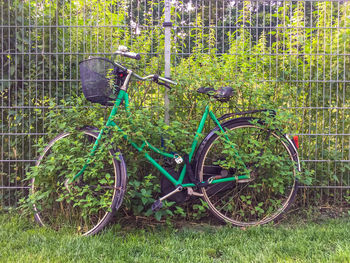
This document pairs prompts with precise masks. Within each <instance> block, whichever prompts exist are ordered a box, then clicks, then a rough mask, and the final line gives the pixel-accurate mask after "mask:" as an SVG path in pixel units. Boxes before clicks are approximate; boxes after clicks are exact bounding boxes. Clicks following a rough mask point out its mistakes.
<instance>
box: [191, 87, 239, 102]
mask: <svg viewBox="0 0 350 263" xmlns="http://www.w3.org/2000/svg"><path fill="white" fill-rule="evenodd" d="M197 92H198V93H202V94H207V95H208V96H213V97H214V98H215V99H217V100H218V101H222V102H224V101H228V100H229V99H230V98H231V97H232V96H233V88H231V87H220V88H218V89H217V90H216V89H214V88H209V87H202V88H199V89H198V90H197Z"/></svg>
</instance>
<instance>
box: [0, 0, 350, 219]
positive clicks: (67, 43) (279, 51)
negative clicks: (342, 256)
mask: <svg viewBox="0 0 350 263" xmlns="http://www.w3.org/2000/svg"><path fill="white" fill-rule="evenodd" d="M0 5H1V15H0V17H1V31H0V42H1V44H0V57H1V65H2V66H1V71H0V74H1V80H0V101H1V105H0V110H1V123H0V129H1V130H0V135H1V136H0V137H1V139H0V140H1V144H0V152H1V158H0V159H1V162H0V185H1V186H5V187H17V188H18V187H22V186H26V182H23V180H22V179H23V178H24V177H25V170H26V167H27V166H29V165H31V164H33V160H35V158H36V156H37V148H36V147H35V145H36V144H37V142H38V140H39V138H43V139H44V140H45V141H48V140H49V139H50V138H52V137H53V136H54V135H53V133H54V132H55V131H56V132H57V133H58V132H60V131H61V130H64V129H65V128H66V127H67V126H71V125H72V120H75V121H76V124H77V125H80V124H91V123H92V122H93V121H94V125H97V126H100V125H102V123H103V118H105V117H106V116H107V115H108V109H106V108H103V107H99V106H97V105H91V104H89V103H87V102H85V101H84V100H81V99H80V97H81V87H80V86H79V71H78V63H79V61H81V60H83V59H84V58H87V57H88V56H103V57H107V58H110V59H113V58H114V57H113V51H114V50H115V49H116V48H117V46H119V45H126V46H129V47H131V50H132V51H135V52H139V53H141V54H142V55H143V59H142V60H141V62H140V63H139V62H138V63H137V64H135V62H133V61H129V60H125V59H120V58H119V59H120V60H122V62H123V63H126V64H128V65H130V66H132V67H133V68H136V69H137V71H138V73H141V74H151V73H158V74H160V75H162V74H163V67H164V57H163V54H164V34H163V33H164V29H163V27H162V23H163V19H164V16H163V8H164V2H163V1H160V0H159V1H140V0H135V1H126V0H119V1H117V0H105V1H99V0H92V1H89V3H87V2H86V1H84V0H71V1H63V0H24V1H17V0H10V1H4V0H0ZM172 21H173V28H172V76H173V78H175V79H176V80H177V81H178V82H179V85H178V87H176V88H174V90H173V91H172V92H171V95H170V96H171V97H170V99H171V120H172V121H173V126H172V127H173V128H174V130H176V129H177V130H186V131H187V133H185V136H184V137H181V138H182V139H183V140H182V141H183V145H185V142H186V141H188V138H190V135H191V134H192V131H191V129H190V127H191V126H192V125H191V124H192V122H191V121H190V120H193V122H194V123H196V122H197V121H198V118H199V115H200V112H201V111H200V109H201V104H202V103H201V101H202V97H200V96H198V94H197V93H196V92H195V90H196V89H197V88H199V87H201V86H205V85H210V86H213V87H220V86H225V85H228V86H232V87H234V88H235V92H236V95H235V98H234V99H233V100H231V102H230V103H228V104H217V105H216V106H217V111H218V112H220V113H225V112H229V111H237V110H248V109H255V108H275V109H279V110H280V115H282V118H283V119H286V120H287V119H288V120H289V122H288V127H286V128H287V129H288V131H289V132H290V133H291V134H293V135H299V140H300V145H301V148H300V154H301V159H302V161H303V163H304V164H305V166H307V167H308V168H309V170H314V171H315V172H314V174H313V182H312V185H311V186H307V187H305V188H302V191H301V192H302V194H301V195H300V196H301V197H300V204H305V205H314V204H316V205H321V206H327V205H332V204H337V205H339V204H341V205H344V206H346V205H347V203H348V200H349V193H348V191H349V190H347V187H348V186H349V181H350V176H349V159H350V151H349V146H350V140H349V136H350V134H349V131H350V122H349V109H350V108H349V95H350V94H349V88H350V87H349V83H350V71H349V68H350V4H349V3H347V2H345V1H344V2H343V1H228V0H217V1H189V0H184V1H172ZM131 93H132V95H131V96H132V99H133V101H132V103H133V106H134V107H135V109H136V110H138V112H141V114H137V113H135V116H137V118H140V122H141V121H143V122H142V123H146V120H149V118H150V119H153V120H157V119H162V118H163V94H164V90H163V89H162V88H159V87H156V86H152V85H139V83H134V85H133V87H132V92H131ZM62 99H65V100H68V101H70V102H69V103H64V102H62ZM71 101H73V103H76V105H78V106H79V107H83V109H86V111H83V110H78V112H79V113H80V114H81V115H78V116H79V118H73V117H74V116H75V115H76V114H77V111H75V112H74V110H72V104H71V103H72V102H71ZM50 103H51V104H50ZM50 105H51V106H50ZM52 105H53V107H54V112H55V113H56V115H55V114H53V115H55V116H56V117H57V116H61V120H62V122H58V121H57V118H56V117H55V118H54V117H53V115H51V116H50V115H47V114H46V113H47V112H48V111H49V110H51V109H52V108H50V107H52ZM79 109H81V108H79ZM145 109H146V110H145ZM91 111H93V112H94V114H95V115H91ZM144 112H147V114H144ZM283 114H285V115H283ZM91 116H98V118H93V119H92V118H91ZM135 118H136V117H135ZM53 119H54V121H52V120H53ZM96 119H98V122H96V121H95V120H96ZM68 120H71V121H68ZM149 128H150V127H148V126H147V127H145V128H144V131H145V132H146V133H147V131H149ZM207 129H210V127H207ZM169 132H170V134H171V132H172V131H171V130H170V131H169ZM153 134H156V133H153ZM173 134H174V132H173ZM187 135H189V136H187ZM160 136H161V134H157V136H153V137H152V140H153V141H154V142H155V144H158V145H159V138H160ZM181 138H178V139H181ZM183 145H177V147H182V146H183ZM129 160H133V162H134V165H132V164H131V166H129V170H128V172H129V175H130V177H129V182H130V187H129V190H130V191H129V199H128V200H129V203H127V206H126V207H128V208H127V209H126V210H128V209H129V210H131V211H132V212H133V213H136V214H137V213H147V211H146V210H144V209H143V207H144V206H145V205H146V206H147V205H149V203H151V201H152V199H151V196H153V197H155V196H156V194H155V192H156V191H157V190H159V186H157V185H156V186H155V187H152V185H151V184H146V185H144V186H141V184H140V181H141V180H142V179H143V178H144V177H145V176H148V178H149V180H150V179H152V178H153V177H155V176H157V174H156V173H155V172H154V171H152V170H149V167H148V166H146V164H145V163H144V160H143V159H139V158H138V157H135V156H132V157H131V159H129ZM136 164H137V165H138V166H140V167H141V169H139V170H137V169H136ZM147 180H148V179H147ZM142 188H143V189H145V190H141V189H142ZM23 194H25V190H23V191H20V190H19V189H15V190H14V189H0V207H1V208H6V207H10V206H15V205H16V203H17V200H18V196H20V195H23ZM140 195H141V196H146V197H147V198H148V199H147V200H148V201H145V202H144V203H140V202H142V201H136V200H138V199H139V197H140ZM145 200H146V199H145ZM185 209H186V208H185ZM200 209H201V206H198V213H200ZM125 212H126V213H127V212H128V211H125ZM177 213H179V214H181V213H183V210H181V209H180V210H179V211H177Z"/></svg>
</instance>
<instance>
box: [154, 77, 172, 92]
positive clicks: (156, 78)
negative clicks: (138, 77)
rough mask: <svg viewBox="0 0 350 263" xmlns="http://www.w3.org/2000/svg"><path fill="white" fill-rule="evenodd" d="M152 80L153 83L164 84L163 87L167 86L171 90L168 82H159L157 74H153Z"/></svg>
mask: <svg viewBox="0 0 350 263" xmlns="http://www.w3.org/2000/svg"><path fill="white" fill-rule="evenodd" d="M153 81H154V82H155V83H157V84H158V85H162V86H164V87H166V88H168V89H170V90H171V87H170V86H169V85H168V84H166V83H165V82H160V81H159V76H158V75H154V76H153Z"/></svg>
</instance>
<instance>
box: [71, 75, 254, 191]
mask: <svg viewBox="0 0 350 263" xmlns="http://www.w3.org/2000/svg"><path fill="white" fill-rule="evenodd" d="M131 74H132V72H129V75H128V78H127V79H126V80H125V83H126V84H124V85H123V87H122V88H121V89H120V91H119V93H118V97H117V99H116V101H115V103H114V106H113V109H112V111H111V113H110V115H109V117H108V120H107V122H106V124H105V126H104V127H103V128H102V129H101V130H100V133H99V135H98V137H97V139H96V141H95V143H94V146H93V148H92V150H91V152H90V157H93V156H94V154H95V152H96V150H97V148H98V145H99V142H100V140H101V138H102V136H103V134H104V133H105V131H106V129H107V128H108V127H116V128H117V130H118V132H121V133H122V134H123V137H124V139H126V140H127V141H128V142H129V143H130V144H131V145H132V146H133V147H134V148H135V149H136V150H138V151H139V152H141V153H143V154H144V157H145V158H146V159H147V160H148V161H149V162H150V163H151V164H152V165H153V166H155V167H156V168H157V169H158V170H159V171H160V172H161V174H162V175H163V176H165V177H166V178H167V179H168V180H169V181H170V182H171V183H172V184H174V185H175V186H176V187H178V186H182V187H184V188H186V187H195V186H196V185H195V184H194V183H186V184H183V181H184V178H185V175H186V164H184V166H183V168H182V170H181V173H180V176H179V179H178V180H176V179H175V178H174V177H173V176H172V175H170V174H169V173H168V172H167V171H166V170H165V169H164V168H163V167H162V166H161V165H160V164H159V163H157V161H156V160H154V159H153V158H152V157H151V156H150V155H149V154H148V153H147V152H145V151H144V148H145V147H149V148H150V149H151V150H152V151H153V152H156V153H158V154H160V155H162V156H165V157H168V158H176V157H177V156H179V155H178V154H171V153H167V152H163V151H161V150H159V149H158V148H156V147H155V146H153V145H151V144H150V143H148V142H147V141H143V142H142V145H141V146H139V145H137V144H136V143H135V142H133V141H132V140H131V139H130V138H129V137H128V135H127V134H126V133H125V132H123V130H122V129H121V128H120V127H118V125H117V124H116V123H115V122H114V121H113V119H114V116H115V115H116V114H117V111H118V108H119V106H120V104H121V103H122V102H123V101H124V107H125V111H126V112H127V113H129V112H130V109H129V95H128V93H127V91H126V90H127V82H128V81H129V79H130V77H129V76H131ZM208 115H209V116H210V118H211V119H212V120H213V121H214V123H215V124H216V125H217V126H218V127H219V128H220V130H221V132H225V131H224V129H223V128H222V126H221V125H220V122H219V120H218V119H217V118H216V117H215V115H214V113H213V112H212V110H211V107H210V106H209V105H207V106H206V107H205V110H204V113H203V116H202V118H201V121H200V123H199V125H198V128H197V131H196V134H195V136H194V139H193V142H192V145H191V151H190V153H189V157H188V158H189V162H191V160H192V157H193V154H194V152H195V150H196V147H197V144H198V140H199V136H200V135H201V134H202V131H203V128H204V124H205V122H206V120H207V118H208ZM225 138H226V139H227V140H229V139H228V137H227V136H225ZM232 147H234V146H232ZM236 155H237V157H239V155H238V153H237V151H236ZM239 158H240V157H239ZM90 163H91V159H90V158H89V159H87V161H86V163H85V165H84V166H83V168H82V169H81V170H80V171H79V172H78V173H77V174H76V175H75V176H74V177H73V178H72V179H71V180H70V183H72V182H74V181H75V180H76V179H77V178H78V177H79V176H80V175H82V174H83V172H84V171H85V169H86V168H87V167H88V165H89V164H90ZM249 178H250V176H249V175H239V176H234V177H225V178H220V179H213V180H211V181H210V182H209V183H210V184H215V183H223V182H230V181H235V180H240V179H249ZM203 183H204V182H203Z"/></svg>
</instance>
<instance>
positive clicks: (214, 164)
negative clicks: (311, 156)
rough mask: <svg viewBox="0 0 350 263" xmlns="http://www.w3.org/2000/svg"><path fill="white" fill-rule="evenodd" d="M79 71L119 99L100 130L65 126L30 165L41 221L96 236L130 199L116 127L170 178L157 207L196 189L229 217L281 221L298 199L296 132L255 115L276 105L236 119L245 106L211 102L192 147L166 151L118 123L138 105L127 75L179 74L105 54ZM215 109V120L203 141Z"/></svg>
mask: <svg viewBox="0 0 350 263" xmlns="http://www.w3.org/2000/svg"><path fill="white" fill-rule="evenodd" d="M117 53H118V54H119V55H122V56H126V57H129V58H133V59H140V55H139V54H136V53H132V52H127V51H126V50H119V51H118V52H117ZM80 75H81V81H82V87H83V93H84V95H85V97H86V98H87V99H88V100H89V101H91V102H93V103H100V104H102V105H110V106H113V108H112V110H111V113H110V115H109V117H108V120H107V123H106V124H105V126H104V127H103V128H102V129H101V130H98V129H97V128H95V127H93V126H86V127H82V128H79V129H76V130H74V131H70V132H65V133H62V134H60V135H58V136H57V137H55V138H54V139H53V140H52V141H50V142H49V144H48V145H47V146H46V147H45V149H43V151H42V154H41V156H40V157H39V158H38V160H37V162H36V165H35V167H33V168H32V171H31V173H32V175H31V178H32V179H31V191H30V195H29V199H30V200H32V202H33V203H34V204H33V207H34V213H35V219H36V221H37V222H38V223H39V224H40V225H43V226H44V225H45V226H49V227H52V228H54V229H60V228H64V227H68V228H70V229H72V230H73V231H74V232H78V233H80V234H82V235H92V234H96V233H97V232H99V231H100V230H101V229H102V228H103V227H104V226H106V224H107V223H108V222H110V220H111V218H112V217H113V215H114V214H115V212H116V211H117V210H118V209H119V208H120V206H121V204H122V201H123V197H124V194H125V191H126V185H127V169H126V165H125V161H124V157H123V154H122V153H121V152H120V151H119V150H118V148H117V147H116V146H115V145H114V144H115V142H110V141H109V139H108V138H109V136H108V135H109V134H110V133H111V132H112V131H115V132H120V133H121V135H122V137H123V138H124V139H125V140H127V142H128V143H129V144H130V145H131V146H132V147H134V148H135V149H137V151H139V152H140V153H141V154H142V155H143V156H144V157H145V158H146V159H147V160H148V161H149V163H150V164H152V165H153V166H155V167H156V168H157V169H158V170H159V171H160V173H161V174H162V175H163V176H164V178H165V179H167V180H166V181H167V182H168V187H167V190H166V191H165V192H163V196H162V197H161V198H159V199H158V200H156V201H155V203H154V204H153V205H152V209H153V210H154V211H156V210H158V209H160V208H161V207H162V202H163V201H164V200H166V199H168V200H169V199H170V200H175V201H180V202H182V201H185V200H186V199H188V198H189V197H196V198H202V199H203V200H204V201H205V202H206V203H207V207H208V208H209V210H210V211H211V212H212V213H213V214H214V215H215V216H217V217H218V218H219V219H221V220H222V221H224V222H226V223H230V224H233V225H237V226H251V225H259V224H265V223H268V222H270V221H274V220H277V219H278V218H279V217H280V216H281V214H282V213H283V212H284V211H286V210H287V209H288V207H289V206H290V205H291V204H292V202H293V200H294V198H295V196H296V192H297V188H298V187H297V185H298V183H297V179H296V177H297V173H298V172H300V163H299V157H298V152H297V148H298V143H297V138H293V139H290V138H289V137H288V136H287V135H285V134H282V133H281V132H280V131H279V130H278V129H270V128H269V126H268V125H267V124H266V122H265V121H264V120H262V119H259V118H256V117H252V116H251V115H252V114H254V113H257V112H266V114H267V115H271V116H272V117H273V114H274V112H273V111H269V110H255V111H250V112H240V113H238V115H241V116H240V117H239V118H233V117H235V116H237V113H231V114H225V115H223V116H222V117H220V118H217V117H216V116H215V115H214V113H213V112H212V110H211V105H210V102H209V103H208V105H207V106H206V108H205V110H204V113H203V116H202V118H201V121H200V123H199V126H198V129H197V132H196V133H195V135H194V138H193V142H192V145H191V151H190V152H189V153H187V154H179V153H168V152H165V151H164V150H161V149H159V148H157V147H155V146H153V145H151V144H150V143H149V142H147V141H143V142H142V143H141V144H137V143H135V142H134V141H132V140H131V138H129V136H128V134H127V133H126V132H124V131H123V130H122V128H121V127H119V126H118V125H117V123H116V122H115V120H116V118H115V116H116V114H117V112H118V108H119V107H120V106H121V105H122V104H124V107H125V111H126V112H127V113H129V114H130V109H129V97H128V84H129V81H130V79H131V78H132V77H133V78H136V79H138V80H140V81H146V80H150V81H154V82H156V83H157V84H159V85H164V86H165V87H167V88H169V89H170V88H171V87H170V86H169V85H175V84H176V83H175V82H173V81H171V80H169V79H166V78H163V77H160V76H158V75H150V76H146V77H141V76H139V75H137V74H136V73H134V72H133V71H132V70H130V69H128V68H126V67H125V66H123V65H120V64H119V63H115V62H112V61H110V60H108V59H105V58H91V59H87V60H84V61H82V62H80ZM198 92H199V93H202V94H205V95H208V96H210V97H212V98H213V99H216V100H219V101H227V100H229V99H230V98H231V97H232V94H233V89H232V88H230V87H221V88H219V89H217V90H214V89H212V88H200V89H199V90H198ZM248 115H249V116H248ZM208 116H209V118H210V119H211V120H212V121H213V122H214V123H215V125H216V127H215V128H214V129H213V130H212V131H210V132H209V134H207V135H206V136H205V137H204V139H203V140H202V141H201V142H200V143H199V138H200V137H199V136H200V135H201V133H202V131H203V129H204V124H205V122H206V120H207V119H208ZM198 143H199V144H198ZM146 149H147V151H146ZM148 151H153V152H155V153H157V154H159V155H161V156H163V158H167V159H168V160H172V161H173V163H174V165H176V166H178V168H177V169H176V170H177V171H178V172H174V170H169V169H167V167H165V166H164V165H163V166H162V165H160V164H159V162H157V161H156V160H155V159H154V158H152V157H151V156H150V154H149V153H148ZM67 153H69V156H70V157H69V158H68V157H67ZM71 156H74V158H72V157H71ZM162 180H163V178H162ZM163 181H164V180H163Z"/></svg>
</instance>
